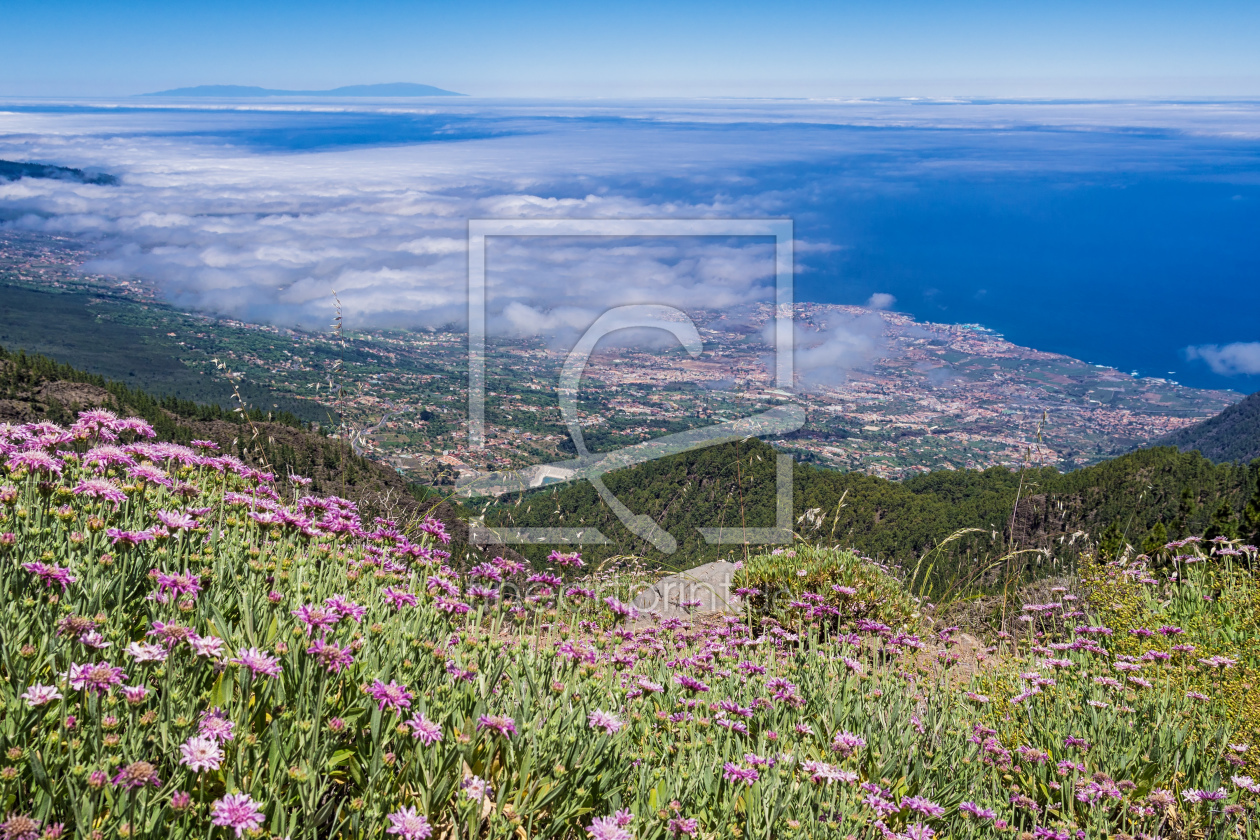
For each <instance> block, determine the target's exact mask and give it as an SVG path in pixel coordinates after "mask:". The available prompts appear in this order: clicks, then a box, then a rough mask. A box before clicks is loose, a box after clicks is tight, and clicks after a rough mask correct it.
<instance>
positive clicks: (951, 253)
mask: <svg viewBox="0 0 1260 840" xmlns="http://www.w3.org/2000/svg"><path fill="white" fill-rule="evenodd" d="M0 159H7V160H23V161H27V160H29V161H39V162H43V163H55V164H60V165H65V166H74V167H79V168H84V169H90V170H92V171H104V172H109V173H112V174H115V175H117V176H119V178H120V180H121V182H122V183H121V184H120V185H118V186H113V187H108V186H96V185H84V184H75V183H69V182H60V181H42V180H39V181H37V180H31V179H23V180H21V181H16V182H12V183H0V218H2V219H6V220H8V221H7V222H6V224H12V225H20V226H23V227H27V228H32V229H40V230H46V231H50V232H57V233H71V234H76V235H81V236H86V237H92V238H94V239H95V240H97V242H98V246H99V251H100V254H101V256H100V259H99V260H98V261H97V262H96V263H95V264H94V266H93V267H94V268H96V269H98V270H102V271H112V272H117V273H131V274H137V275H140V276H143V277H146V278H149V279H151V280H154V281H156V282H158V283H159V284H160V285H161V286H162V288H163V289H164V290H165V292H166V294H167V295H168V296H169V297H170V298H171V299H172V300H173V301H175V302H177V303H179V304H181V305H186V306H190V307H197V308H202V309H206V310H212V311H215V312H220V313H224V314H230V315H233V316H236V317H241V318H247V319H253V320H265V321H272V322H276V323H288V324H305V325H323V324H326V323H327V321H328V317H327V316H328V312H329V296H330V293H331V290H332V289H334V288H335V289H337V291H338V292H339V294H340V296H341V298H342V300H343V302H344V303H345V305H346V311H347V315H348V317H350V318H352V319H353V320H354V321H357V322H360V323H365V324H370V323H383V324H386V323H387V324H392V325H399V324H402V325H424V324H432V323H445V322H450V321H452V320H459V319H461V318H462V317H464V313H463V308H464V283H465V278H466V262H465V257H464V251H463V241H464V233H465V227H466V222H467V220H468V219H469V218H510V217H518V216H519V217H543V218H656V217H677V218H697V217H704V218H714V217H716V218H765V217H787V218H791V219H793V220H794V221H795V223H796V234H797V239H798V246H797V267H798V277H797V281H796V282H797V287H796V294H797V298H798V299H800V300H816V301H823V302H836V303H863V302H865V301H866V300H868V299H869V298H870V297H871V296H872V295H873V294H876V293H882V294H886V295H893V296H894V297H895V298H896V304H895V308H897V309H899V310H902V311H906V312H909V313H912V314H913V315H915V316H916V317H918V318H920V319H925V320H935V321H948V322H978V323H981V324H984V325H985V326H987V327H989V328H992V329H995V330H997V331H999V332H1002V333H1004V334H1005V335H1006V336H1007V337H1008V338H1010V339H1011V340H1013V341H1015V342H1017V343H1019V344H1024V345H1029V346H1032V347H1036V348H1039V349H1044V350H1052V351H1057V352H1062V353H1067V354H1069V355H1072V356H1075V357H1078V358H1082V359H1085V360H1086V361H1090V362H1094V363H1098V364H1106V365H1114V366H1116V367H1119V368H1121V369H1123V370H1125V371H1131V370H1136V371H1138V372H1139V373H1141V374H1142V375H1145V376H1165V377H1169V378H1174V379H1177V380H1179V381H1181V382H1183V383H1185V384H1190V385H1196V386H1201V387H1213V388H1220V387H1227V388H1235V389H1237V390H1241V391H1255V390H1260V327H1258V326H1257V321H1256V317H1255V314H1256V313H1257V312H1260V235H1258V234H1257V231H1260V103H1257V102H1252V101H1231V102H1220V101H1213V102H1110V103H1100V102H1037V103H1029V102H927V101H907V100H887V101H798V100H784V101H741V100H709V101H682V100H678V101H664V102H653V101H645V102H625V103H620V102H557V101H546V102H544V101H492V100H479V99H473V98H459V99H457V100H454V99H453V100H443V101H441V102H425V103H424V104H422V105H419V104H416V103H415V102H414V101H405V100H373V101H368V102H365V101H362V100H359V101H354V102H350V101H338V100H329V99H326V98H321V99H319V100H318V101H308V102H303V101H290V100H286V101H285V102H283V103H260V102H258V101H257V100H254V101H249V102H246V101H239V102H233V101H222V100H221V101H216V102H214V103H213V104H209V103H196V104H192V105H172V104H167V103H162V104H153V103H150V102H141V101H138V100H134V99H132V100H120V101H116V102H103V101H101V102H87V101H62V102H47V103H44V102H33V101H30V100H24V101H20V102H18V101H14V102H9V103H7V104H0ZM615 244H616V245H617V247H613V248H611V249H610V248H609V247H607V243H604V246H603V247H596V246H595V245H593V244H592V245H591V247H579V246H574V245H573V244H572V243H566V244H565V245H564V247H563V248H557V249H556V250H555V252H554V254H553V255H552V257H551V258H548V257H546V256H538V255H535V256H533V257H531V259H530V260H525V259H523V258H521V259H514V258H513V256H512V252H510V251H503V257H504V259H503V260H502V261H501V263H500V265H501V266H503V269H504V276H503V277H500V278H499V280H500V283H499V288H501V289H503V290H504V291H503V294H502V295H501V297H500V299H499V300H498V301H497V303H496V302H495V301H492V303H491V308H492V313H491V314H492V325H496V324H497V325H498V327H499V328H501V329H509V328H510V329H511V330H514V331H518V332H519V331H520V330H521V329H523V327H522V324H527V323H528V322H530V321H531V319H533V318H534V317H535V314H536V317H537V323H538V324H539V325H540V327H539V329H540V330H543V329H546V328H548V326H547V325H552V326H554V325H556V324H562V325H563V326H564V327H566V328H568V329H579V330H580V329H581V328H583V327H584V325H585V324H587V323H589V322H590V320H592V319H593V318H594V317H596V316H597V314H598V311H599V307H601V306H603V305H606V304H607V303H609V302H635V301H652V302H657V301H658V299H659V298H660V296H661V295H666V296H668V295H667V290H671V289H672V290H681V291H678V295H679V297H678V298H677V300H678V302H679V303H680V304H694V303H695V302H696V301H705V300H722V301H729V302H731V303H732V305H735V304H737V303H738V304H742V303H747V302H749V301H755V300H758V299H765V298H766V296H767V295H768V289H769V286H768V280H769V277H770V264H771V263H770V260H769V259H768V257H767V254H766V253H764V251H765V249H764V247H755V246H754V247H749V246H746V245H739V244H737V243H731V242H713V243H707V244H706V243H702V242H694V241H688V242H686V243H683V242H674V243H671V242H668V241H658V242H644V243H635V242H629V241H626V242H622V243H615ZM534 250H535V251H538V250H540V249H538V248H535V249H534ZM541 250H544V251H545V249H541ZM522 253H524V252H522ZM618 260H624V261H625V262H624V265H625V266H626V268H625V270H624V272H623V271H622V270H621V269H620V268H619V267H618V266H620V265H621V264H622V263H620V262H618ZM490 271H491V280H492V283H493V281H494V280H495V277H494V275H493V271H494V255H493V254H492V259H491V264H490ZM509 274H510V276H507V275H509ZM659 302H666V303H668V302H671V301H670V300H659Z"/></svg>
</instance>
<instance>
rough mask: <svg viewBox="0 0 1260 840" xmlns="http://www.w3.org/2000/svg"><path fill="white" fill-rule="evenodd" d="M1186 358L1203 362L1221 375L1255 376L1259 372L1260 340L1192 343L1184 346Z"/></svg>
mask: <svg viewBox="0 0 1260 840" xmlns="http://www.w3.org/2000/svg"><path fill="white" fill-rule="evenodd" d="M1186 358H1187V359H1189V360H1190V361H1194V360H1196V359H1197V360H1200V361H1203V362H1205V363H1206V364H1207V366H1208V367H1209V368H1211V369H1212V372H1213V373H1217V374H1220V375H1221V376H1239V375H1242V376H1255V375H1256V374H1260V341H1235V342H1234V343H1232V344H1225V345H1218V344H1200V345H1197V346H1193V345H1192V346H1190V347H1187V348H1186Z"/></svg>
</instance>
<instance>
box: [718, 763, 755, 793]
mask: <svg viewBox="0 0 1260 840" xmlns="http://www.w3.org/2000/svg"><path fill="white" fill-rule="evenodd" d="M722 777H723V778H724V779H726V781H728V782H730V783H732V784H738V783H740V782H743V783H744V784H746V785H748V786H749V787H752V786H753V783H754V782H756V781H757V780H758V779H759V778H761V776H760V774H758V773H757V769H756V768H755V767H740V766H739V765H738V764H736V763H735V762H733V761H728V762H726V763H725V764H723V765H722Z"/></svg>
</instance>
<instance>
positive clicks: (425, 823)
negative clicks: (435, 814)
mask: <svg viewBox="0 0 1260 840" xmlns="http://www.w3.org/2000/svg"><path fill="white" fill-rule="evenodd" d="M387 816H388V818H389V823H390V825H389V828H387V829H385V833H386V834H397V835H399V836H400V837H402V838H403V840H425V838H427V837H428V836H429V835H431V834H432V833H433V827H432V826H430V825H429V820H428V819H427V818H426V817H425V816H423V815H422V814H418V813H416V809H415V808H414V807H408V808H399V809H398V810H397V811H395V812H394V813H392V814H388V815H387Z"/></svg>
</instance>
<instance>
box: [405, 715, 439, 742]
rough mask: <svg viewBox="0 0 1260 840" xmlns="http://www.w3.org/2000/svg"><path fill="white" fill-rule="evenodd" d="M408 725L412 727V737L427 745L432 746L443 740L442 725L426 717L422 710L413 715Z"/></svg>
mask: <svg viewBox="0 0 1260 840" xmlns="http://www.w3.org/2000/svg"><path fill="white" fill-rule="evenodd" d="M407 725H408V726H409V727H411V737H413V738H415V739H416V740H417V741H419V742H420V743H422V744H424V745H425V746H426V747H431V746H433V745H434V744H436V743H437V742H438V741H441V740H442V727H441V726H439V725H438V724H436V723H434V722H433V721H431V720H429V719H428V718H426V717H425V716H424V714H423V713H421V712H417V713H416V714H414V715H412V716H411V719H410V720H408V721H407Z"/></svg>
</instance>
